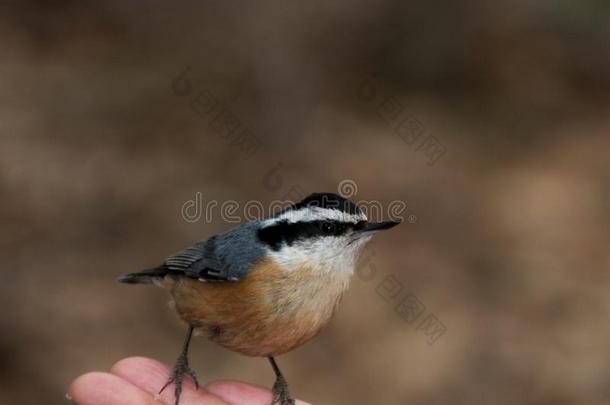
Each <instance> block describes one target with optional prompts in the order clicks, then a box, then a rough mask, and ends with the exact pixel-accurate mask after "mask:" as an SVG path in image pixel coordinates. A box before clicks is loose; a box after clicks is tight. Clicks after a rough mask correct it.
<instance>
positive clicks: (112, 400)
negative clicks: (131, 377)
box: [68, 372, 158, 405]
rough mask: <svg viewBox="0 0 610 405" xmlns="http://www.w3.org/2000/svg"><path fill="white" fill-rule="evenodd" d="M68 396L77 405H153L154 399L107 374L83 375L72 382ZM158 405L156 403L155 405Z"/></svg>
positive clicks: (120, 379) (131, 385)
mask: <svg viewBox="0 0 610 405" xmlns="http://www.w3.org/2000/svg"><path fill="white" fill-rule="evenodd" d="M68 396H69V397H70V398H71V400H72V401H73V402H74V403H75V404H78V405H119V404H120V405H153V404H155V400H154V398H153V397H152V396H151V395H150V394H148V393H146V392H144V391H142V390H141V389H139V388H138V387H136V386H134V385H133V384H131V383H129V382H127V381H125V380H123V379H122V378H119V377H117V376H115V375H112V374H108V373H100V372H93V373H87V374H83V375H81V376H80V377H78V378H77V379H76V380H74V381H73V382H72V384H71V385H70V388H69V389H68ZM157 405H158V403H157Z"/></svg>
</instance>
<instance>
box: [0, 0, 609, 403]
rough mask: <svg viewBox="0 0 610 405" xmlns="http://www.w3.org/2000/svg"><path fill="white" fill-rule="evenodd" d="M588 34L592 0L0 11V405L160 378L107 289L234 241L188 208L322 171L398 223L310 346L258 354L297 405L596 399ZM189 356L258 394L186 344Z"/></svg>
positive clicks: (593, 26) (11, 5)
mask: <svg viewBox="0 0 610 405" xmlns="http://www.w3.org/2000/svg"><path fill="white" fill-rule="evenodd" d="M609 22H610V3H608V2H607V1H602V0H588V1H581V2H575V1H572V2H569V1H564V0H559V1H539V2H523V1H510V0H503V1H494V2H485V1H480V0H471V1H463V2H441V1H429V2H423V1H421V2H399V1H380V2H353V1H344V0H342V1H335V2H332V3H330V4H329V3H328V2H307V3H306V4H287V3H284V2H247V1H243V2H221V1H209V2H205V5H203V4H200V2H182V3H176V4H171V5H170V4H169V3H166V2H149V3H140V2H134V1H106V2H76V1H58V2H43V1H23V2H5V3H3V4H2V5H1V6H0V46H1V49H2V52H1V53H0V61H1V63H0V97H1V104H0V134H1V135H0V137H1V138H0V140H1V141H0V193H1V200H0V212H1V213H0V216H1V218H2V230H3V232H2V234H1V236H0V241H1V243H2V246H3V247H2V252H3V264H2V273H1V275H2V282H1V283H0V297H1V298H0V300H1V303H3V304H4V305H3V308H4V312H3V315H2V316H0V356H1V357H0V359H1V361H0V403H3V404H17V403H19V404H22V403H27V404H42V403H44V404H61V403H64V402H65V399H64V397H63V396H64V393H65V391H66V387H67V385H68V384H69V382H70V381H71V380H72V379H73V378H74V377H76V376H77V375H79V374H80V373H83V372H86V371H89V370H94V369H96V370H104V369H108V368H109V367H110V366H111V365H112V364H113V363H114V362H115V361H117V360H119V359H121V358H122V357H124V356H129V355H136V354H138V355H145V356H151V357H154V358H158V359H160V360H162V361H165V362H167V363H173V362H174V360H175V358H176V356H177V354H178V351H179V347H180V344H181V343H182V339H183V335H184V332H185V328H184V326H183V325H182V324H181V323H180V322H179V321H178V320H177V318H176V316H175V315H174V314H173V312H172V311H170V310H169V309H168V306H167V302H168V298H167V296H166V295H165V294H164V293H163V292H162V291H160V290H158V289H155V288H145V287H137V286H136V287H132V286H126V285H119V284H117V283H116V282H115V278H116V277H117V276H118V275H119V274H121V273H125V272H129V271H135V270H139V269H142V268H146V267H148V266H152V265H156V264H158V263H159V262H160V261H161V260H163V259H164V258H165V257H166V256H167V255H168V254H170V253H173V252H175V251H177V250H180V249H182V248H183V247H185V246H187V245H189V244H190V243H192V242H193V241H195V240H197V239H202V238H206V237H208V236H210V235H212V234H214V233H217V232H220V231H223V230H225V229H228V228H229V227H230V226H233V225H231V224H227V223H226V222H225V221H223V220H222V218H220V217H219V216H218V215H217V214H216V215H214V216H213V218H212V219H213V220H212V221H211V222H210V223H206V221H205V220H204V218H202V219H201V220H199V221H195V222H189V221H186V220H184V219H183V218H182V215H181V209H182V206H183V204H184V203H185V202H187V201H189V200H192V199H193V198H194V197H195V195H196V193H197V192H201V195H202V198H203V201H204V202H205V201H210V200H216V201H219V202H223V201H227V200H235V201H237V202H239V203H242V204H243V203H244V202H246V201H248V200H253V199H257V200H260V201H261V202H263V203H265V204H267V203H269V202H270V201H272V200H274V199H282V198H285V197H286V195H288V194H289V193H291V192H292V191H291V190H293V189H294V188H296V189H298V190H302V191H303V192H305V193H309V192H313V191H335V190H336V189H337V184H338V183H339V182H340V181H342V180H344V179H351V180H353V181H355V182H356V184H357V187H358V190H357V195H356V196H355V199H356V200H358V199H365V200H372V199H379V200H380V201H381V202H383V203H384V204H387V203H388V202H389V201H392V200H403V201H406V202H407V206H408V209H409V212H411V213H412V214H414V215H416V216H417V218H418V220H417V222H416V223H408V222H407V223H405V224H404V225H402V226H401V227H399V228H396V229H395V230H393V231H392V232H391V233H387V234H383V235H380V236H378V237H377V238H376V239H374V240H373V242H372V243H371V244H370V246H369V247H368V249H367V251H366V253H365V255H368V257H370V260H369V261H367V262H365V263H362V264H361V268H360V272H359V275H358V276H356V277H355V278H354V281H353V285H352V288H351V289H350V291H349V293H348V294H347V295H346V297H345V299H344V302H343V305H342V307H341V309H340V311H339V313H338V315H337V316H336V318H335V320H334V322H333V323H332V324H331V326H330V328H329V329H328V330H327V331H326V332H325V333H323V335H322V336H321V337H319V338H318V339H316V340H314V341H312V342H310V343H308V344H307V345H305V346H303V347H302V348H300V349H298V350H296V351H294V352H292V353H290V354H288V355H285V356H283V357H281V358H280V359H279V362H280V364H281V365H282V366H283V369H284V372H285V374H286V375H287V378H288V380H289V382H290V383H291V388H292V391H293V393H295V395H296V396H298V397H299V398H302V399H305V400H308V401H310V402H312V403H313V404H316V405H317V404H422V405H433V404H449V403H451V404H533V405H543V404H544V405H546V404H606V403H610V350H609V347H610V343H609V342H610V324H609V321H610V317H609V314H610V294H609V293H608V287H609V286H610V274H609V272H608V270H609V267H610V255H609V253H608V243H609V242H610V235H609V232H608V229H610V228H609V222H610V216H609V214H608V206H609V201H610V159H609V158H610V156H609V152H610V136H609V134H610V92H609V90H610V51H609V48H608V43H610V24H609ZM187 69H188V70H187ZM185 72H186V74H187V75H188V81H189V82H188V83H190V84H188V85H186V84H185V82H178V83H177V85H178V87H176V86H174V87H172V83H173V81H174V79H175V78H176V77H177V76H179V75H180V74H183V73H185ZM371 75H374V76H371ZM371 78H372V79H371ZM369 79H370V80H369ZM367 80H369V81H367ZM174 85H176V82H174ZM180 86H182V87H180ZM185 86H186V87H185ZM188 86H190V87H188ZM201 92H204V93H201ZM201 94H204V95H205V97H207V98H206V99H205V100H206V101H205V103H204V101H203V99H196V97H199V95H201ZM201 97H203V96H201ZM193 99H196V100H197V101H195V102H193ZM213 102H215V103H217V105H219V106H222V107H223V108H224V110H225V111H228V112H229V113H230V114H232V115H227V116H226V117H227V118H226V119H224V121H220V127H218V126H216V124H219V122H218V121H217V122H215V123H214V122H213V121H212V114H211V113H209V114H208V113H207V112H206V111H207V110H205V109H206V108H211V104H209V103H213ZM197 103H199V104H197ZM206 103H207V104H206ZM236 120H239V121H236ZM236 122H237V123H238V124H239V128H240V133H241V130H246V129H247V130H248V131H249V132H248V134H250V136H252V137H254V138H251V139H256V140H257V141H258V142H260V147H258V148H257V149H255V151H254V152H252V151H251V149H249V148H247V147H246V146H247V145H246V144H244V142H243V139H241V138H234V137H233V135H228V134H227V131H228V130H229V129H230V128H233V127H234V125H235V123H236ZM403 123H404V124H405V126H401V125H402V124H403ZM431 137H433V138H431ZM432 141H434V142H435V143H434V145H432V144H431V143H430V142H432ZM422 145H425V146H422ZM439 145H440V146H439ZM438 148H442V149H438ZM440 151H444V154H442V156H440V157H439V156H438V155H439V154H440ZM432 161H434V162H432ZM278 166H279V167H278ZM371 256H372V257H371ZM388 275H390V276H393V277H394V278H393V279H391V280H393V282H394V284H393V286H390V287H391V288H389V287H388V285H387V284H386V285H384V284H383V283H384V280H386V278H385V277H386V276H388ZM386 281H387V280H386ZM397 283H398V284H397ZM388 288H389V290H391V291H392V294H394V293H395V292H396V291H397V290H399V292H400V294H398V295H392V294H390V295H391V296H390V297H388V294H385V295H384V294H383V292H384V291H385V292H386V293H387V291H389V290H388ZM380 291H381V292H382V294H380V293H379V292H380ZM405 294H413V295H407V296H408V297H409V296H410V297H413V296H416V297H417V299H418V300H419V302H420V303H421V304H422V305H424V306H425V311H424V313H423V314H422V315H421V316H420V317H419V318H418V319H417V320H412V319H407V318H408V316H406V317H405V315H408V313H405V312H404V311H402V312H401V309H400V308H401V306H400V303H401V302H402V301H401V300H402V299H403V298H404V297H405ZM383 296H385V298H384V297H383ZM403 309H404V308H403ZM429 314H433V315H434V316H435V317H436V319H437V320H438V321H440V322H442V325H444V327H445V328H446V330H445V332H444V333H443V334H442V336H440V337H438V339H437V340H436V341H435V342H434V344H429V343H430V338H429V336H426V333H425V332H426V330H425V329H421V328H420V327H419V325H421V323H420V322H421V321H422V320H423V319H424V318H425V317H426V316H428V315H429ZM418 328H419V330H418ZM191 363H192V364H193V366H194V367H195V369H196V370H197V371H198V372H199V374H200V377H201V380H202V381H210V380H213V379H219V378H233V379H240V380H245V381H249V382H253V383H258V384H263V385H265V386H271V385H272V382H273V374H272V372H271V369H270V368H269V367H268V365H267V363H266V362H265V361H264V360H261V359H255V358H247V357H242V356H240V355H237V354H234V353H231V352H228V351H225V350H224V349H221V348H219V347H216V346H214V345H213V344H211V343H208V342H206V341H205V340H203V339H198V340H196V341H195V344H194V345H193V348H192V355H191Z"/></svg>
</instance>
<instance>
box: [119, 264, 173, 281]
mask: <svg viewBox="0 0 610 405" xmlns="http://www.w3.org/2000/svg"><path fill="white" fill-rule="evenodd" d="M167 273H168V271H167V268H166V267H165V266H159V267H155V268H154V269H148V270H143V271H138V272H136V273H127V274H123V275H122V276H120V277H119V278H118V281H119V282H120V283H126V284H154V283H157V282H160V281H161V280H163V277H165V276H166V275H167Z"/></svg>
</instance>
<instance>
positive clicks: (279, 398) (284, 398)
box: [271, 377, 295, 405]
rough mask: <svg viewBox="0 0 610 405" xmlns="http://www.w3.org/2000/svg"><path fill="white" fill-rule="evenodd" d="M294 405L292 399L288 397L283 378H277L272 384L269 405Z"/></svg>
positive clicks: (288, 393)
mask: <svg viewBox="0 0 610 405" xmlns="http://www.w3.org/2000/svg"><path fill="white" fill-rule="evenodd" d="M275 404H279V405H295V402H294V399H292V398H291V397H290V392H288V383H287V382H286V380H285V379H284V378H283V377H278V378H277V380H275V384H273V401H271V405H275Z"/></svg>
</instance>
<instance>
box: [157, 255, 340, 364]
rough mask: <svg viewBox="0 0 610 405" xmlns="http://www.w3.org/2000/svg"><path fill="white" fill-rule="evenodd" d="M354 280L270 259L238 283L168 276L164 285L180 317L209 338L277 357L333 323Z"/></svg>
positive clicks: (248, 352)
mask: <svg viewBox="0 0 610 405" xmlns="http://www.w3.org/2000/svg"><path fill="white" fill-rule="evenodd" d="M321 273H322V274H321ZM348 280H349V276H348V275H347V274H338V273H331V272H329V273H325V272H321V271H313V270H312V269H310V268H307V267H303V268H300V269H297V270H293V271H284V270H282V269H281V268H280V267H279V266H278V264H277V263H276V262H274V261H273V260H271V259H265V260H264V261H262V262H261V263H259V264H258V265H257V266H255V267H254V269H253V270H252V271H251V272H250V273H249V274H248V275H247V276H246V277H245V278H244V279H243V280H240V281H238V282H218V283H214V282H208V283H205V282H201V281H197V280H194V279H189V278H180V279H177V280H174V279H172V278H170V277H166V279H165V281H164V285H165V286H166V288H168V289H169V290H170V292H171V294H172V296H173V298H174V301H175V303H176V309H177V311H178V313H179V315H180V316H181V317H182V318H183V319H184V320H185V321H186V322H188V323H189V324H191V325H193V326H194V327H196V328H197V329H198V330H201V331H202V332H203V333H204V334H205V335H206V336H207V337H208V338H209V339H211V340H213V341H215V342H216V343H218V344H220V345H222V346H224V347H226V348H228V349H231V350H234V351H237V352H240V353H243V354H246V355H250V356H275V355H279V354H282V353H285V352H287V351H290V350H292V349H294V348H295V347H297V346H300V345H302V344H303V343H305V342H306V341H308V340H309V339H311V338H312V337H314V336H315V335H316V334H317V333H318V332H319V331H320V330H321V329H322V328H323V327H324V326H325V325H326V324H327V323H328V321H329V320H330V318H331V317H332V315H333V313H334V312H335V309H336V307H337V304H338V303H339V301H340V299H341V296H342V294H343V292H344V290H345V288H346V287H347V284H348Z"/></svg>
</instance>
